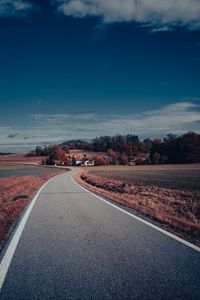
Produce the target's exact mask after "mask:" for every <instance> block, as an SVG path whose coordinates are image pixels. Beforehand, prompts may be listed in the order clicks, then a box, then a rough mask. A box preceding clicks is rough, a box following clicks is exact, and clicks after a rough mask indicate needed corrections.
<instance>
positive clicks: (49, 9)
mask: <svg viewBox="0 0 200 300" xmlns="http://www.w3.org/2000/svg"><path fill="white" fill-rule="evenodd" d="M199 20H200V2H199V1H198V0H177V1H174V0H173V1H172V0H141V1H135V0H123V1H122V0H110V1H106V0H93V1H92V0H87V1H86V0H68V1H62V0H61V1H57V0H53V1H50V0H44V1H39V0H38V1H36V0H35V1H25V0H24V1H19V0H12V1H11V0H0V102H1V109H0V151H7V150H9V151H12V150H13V151H19V150H23V149H31V148H32V147H33V146H34V145H37V144H43V143H47V144H48V143H55V142H57V141H64V140H67V139H71V138H88V139H89V138H93V137H95V136H96V135H102V134H116V133H122V134H124V133H134V134H138V135H139V136H140V137H141V138H143V137H147V136H149V137H151V138H154V137H162V136H164V135H165V134H166V133H169V132H175V133H177V134H182V133H183V132H186V131H189V130H194V131H196V132H199V130H200V126H199V124H200V110H199V103H200V102H199V101H200V87H199V86H200V73H199V70H200V21H199Z"/></svg>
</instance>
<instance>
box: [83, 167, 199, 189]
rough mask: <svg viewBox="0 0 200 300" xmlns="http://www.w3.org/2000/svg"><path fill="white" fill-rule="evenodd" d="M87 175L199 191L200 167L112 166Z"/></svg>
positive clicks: (93, 170)
mask: <svg viewBox="0 0 200 300" xmlns="http://www.w3.org/2000/svg"><path fill="white" fill-rule="evenodd" d="M86 171H87V170H86ZM89 173H90V174H91V175H95V176H98V177H101V178H106V179H114V180H125V181H126V182H127V183H133V184H137V185H144V186H158V187H163V188H169V189H180V190H185V191H200V165H166V166H154V167H153V166H145V167H144V166H141V167H139V166H136V167H134V166H133V167H121V166H116V167H115V166H112V167H103V168H102V167H99V168H96V169H91V170H90V172H89Z"/></svg>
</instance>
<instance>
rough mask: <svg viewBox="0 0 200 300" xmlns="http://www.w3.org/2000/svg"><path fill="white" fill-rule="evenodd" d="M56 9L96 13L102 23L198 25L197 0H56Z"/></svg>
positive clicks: (161, 27)
mask: <svg viewBox="0 0 200 300" xmlns="http://www.w3.org/2000/svg"><path fill="white" fill-rule="evenodd" d="M55 2H57V3H58V11H59V12H60V13H63V14H65V15H67V16H73V17H79V18H83V17H88V16H94V17H99V18H101V19H102V20H103V22H104V23H113V22H136V23H142V24H147V25H149V26H153V28H157V31H159V30H160V31H161V30H165V31H166V30H167V29H168V30H170V29H171V28H173V27H176V26H186V27H188V28H190V29H200V1H199V0H109V1H108V0H57V1H55Z"/></svg>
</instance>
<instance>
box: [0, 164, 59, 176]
mask: <svg viewBox="0 0 200 300" xmlns="http://www.w3.org/2000/svg"><path fill="white" fill-rule="evenodd" d="M57 172H60V170H59V169H56V168H45V167H33V166H23V165H17V166H16V165H1V164H0V178H5V177H9V176H28V175H45V174H50V173H57Z"/></svg>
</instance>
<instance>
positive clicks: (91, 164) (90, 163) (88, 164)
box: [81, 160, 95, 167]
mask: <svg viewBox="0 0 200 300" xmlns="http://www.w3.org/2000/svg"><path fill="white" fill-rule="evenodd" d="M81 165H82V166H84V167H91V166H94V165H95V162H94V160H86V161H84V162H83V163H82V164H81Z"/></svg>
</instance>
